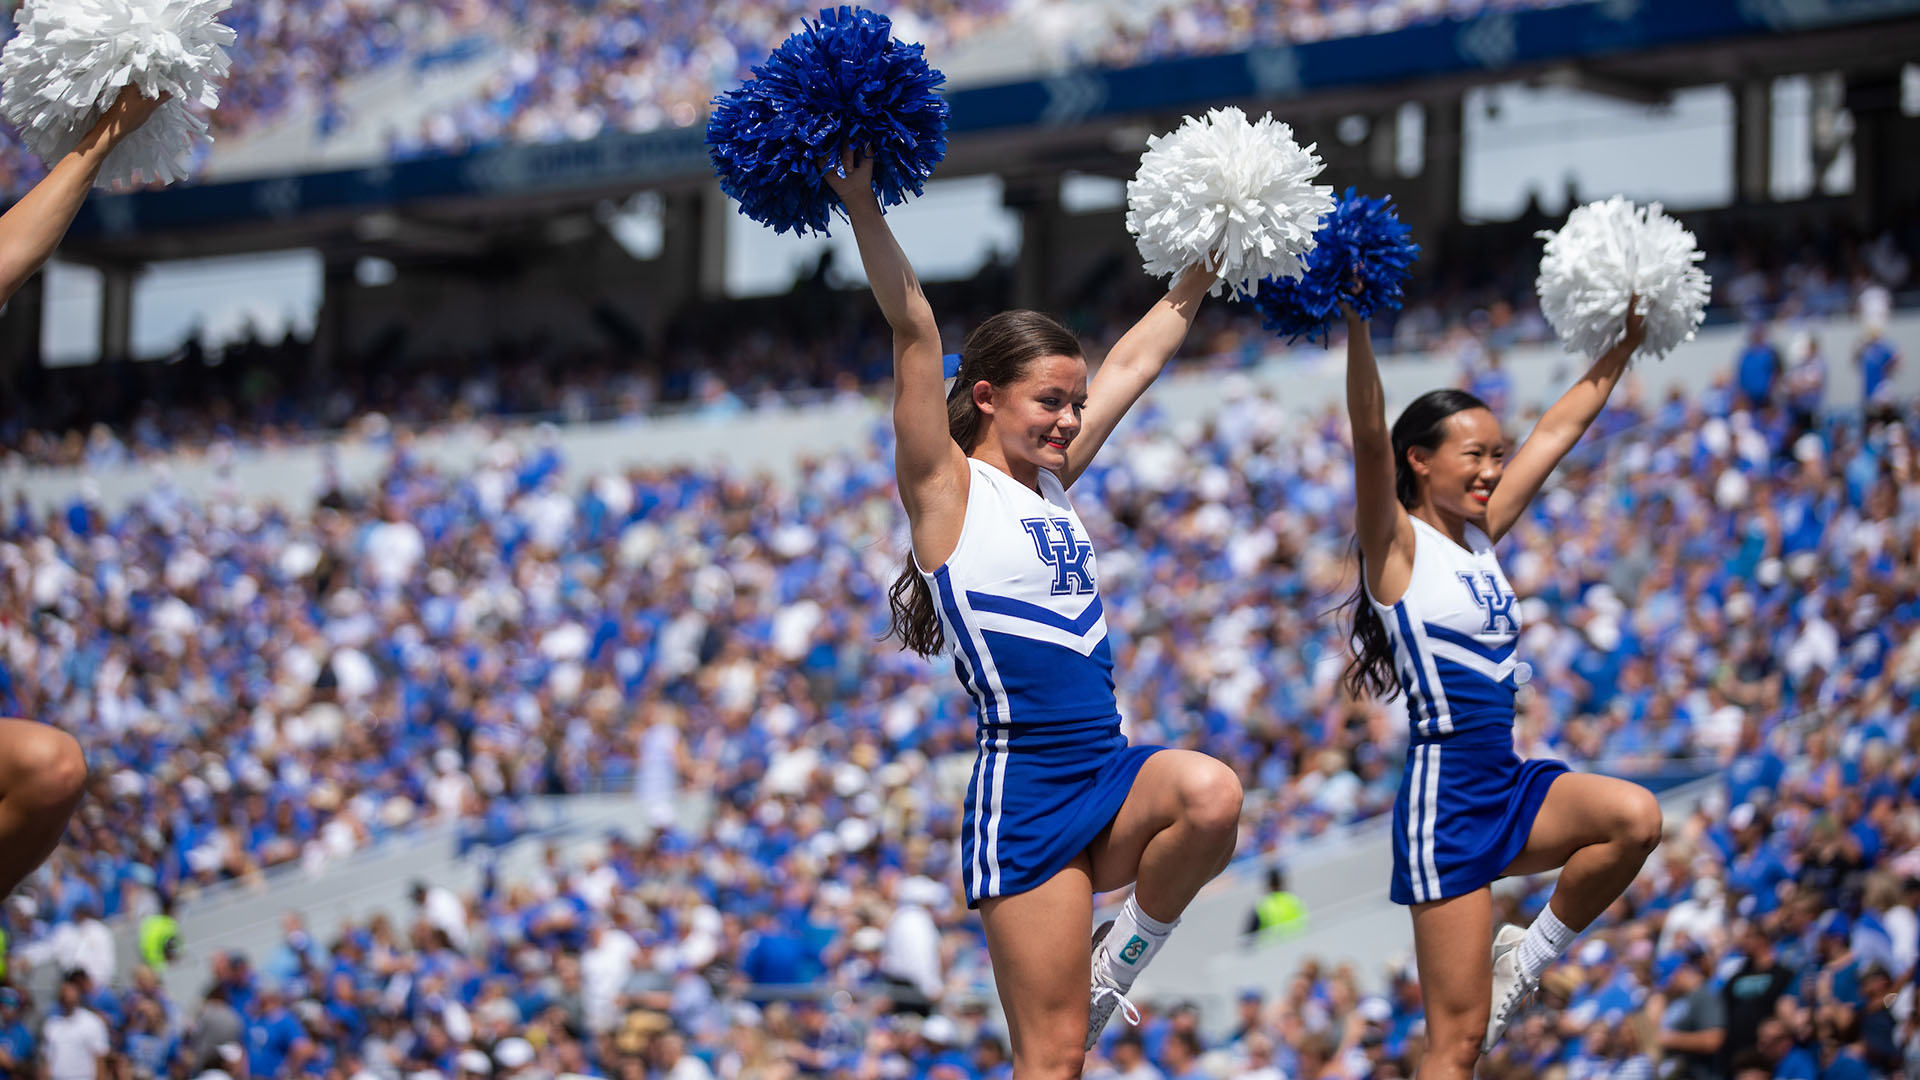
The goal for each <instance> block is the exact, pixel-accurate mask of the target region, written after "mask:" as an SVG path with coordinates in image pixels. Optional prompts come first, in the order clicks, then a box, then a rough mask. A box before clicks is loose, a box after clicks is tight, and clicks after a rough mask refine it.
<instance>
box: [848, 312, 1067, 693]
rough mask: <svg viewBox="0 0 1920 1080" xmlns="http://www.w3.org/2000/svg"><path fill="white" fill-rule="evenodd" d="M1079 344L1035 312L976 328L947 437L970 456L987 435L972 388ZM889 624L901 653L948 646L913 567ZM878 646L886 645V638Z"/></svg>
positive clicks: (899, 585) (904, 573)
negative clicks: (901, 649) (902, 648)
mask: <svg viewBox="0 0 1920 1080" xmlns="http://www.w3.org/2000/svg"><path fill="white" fill-rule="evenodd" d="M1084 355H1085V353H1083V352H1082V351H1081V349H1080V339H1079V338H1076V337H1074V336H1073V331H1071V330H1068V329H1067V328H1066V327H1064V326H1062V325H1060V323H1059V322H1058V321H1056V320H1055V319H1054V318H1053V317H1052V316H1050V315H1042V314H1041V313H1040V312H1037V311H1003V312H1001V313H1000V314H998V315H995V316H994V317H993V318H991V319H988V320H987V321H986V322H983V323H981V324H980V325H979V326H978V327H976V328H975V329H974V331H973V333H971V334H969V335H967V343H966V344H965V345H964V346H962V347H961V349H960V370H959V372H958V373H956V374H955V375H954V377H953V387H952V388H951V389H949V390H948V391H947V434H949V435H951V436H953V441H954V442H956V443H959V444H960V449H961V450H962V451H964V452H966V453H969V454H971V453H972V452H973V448H974V447H976V446H978V445H980V439H981V437H982V436H983V435H984V434H985V432H984V430H983V429H984V428H985V426H986V419H987V417H986V414H985V413H983V412H981V411H980V406H978V405H976V404H974V401H973V388H974V387H975V386H978V385H979V384H980V383H983V382H984V383H987V384H989V385H991V386H993V387H995V388H996V389H997V388H999V387H1002V386H1006V385H1007V384H1009V383H1014V382H1018V381H1020V379H1021V378H1022V377H1023V376H1025V375H1026V373H1027V369H1028V368H1029V367H1031V366H1032V365H1033V362H1034V361H1035V360H1038V359H1040V358H1041V357H1043V356H1074V357H1078V356H1084ZM887 604H888V606H890V607H891V608H892V609H893V621H892V623H891V624H890V625H888V627H887V634H886V636H887V637H897V638H899V639H900V644H901V645H902V647H904V648H908V649H911V650H913V651H914V652H917V653H919V654H920V655H921V656H932V655H934V654H935V653H937V652H939V651H940V650H941V649H942V648H944V647H945V646H946V643H947V635H946V633H945V631H943V630H941V629H940V615H939V613H938V612H937V611H936V610H935V609H934V606H933V590H932V589H930V588H928V587H927V582H926V579H924V578H922V577H921V576H920V571H919V569H918V568H917V567H915V566H914V564H913V556H912V554H911V553H909V554H908V556H907V565H906V567H905V568H904V569H902V570H901V571H900V576H899V577H898V578H895V579H894V582H893V588H891V589H888V590H887ZM882 640H885V639H884V638H883V639H882Z"/></svg>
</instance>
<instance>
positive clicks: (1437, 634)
mask: <svg viewBox="0 0 1920 1080" xmlns="http://www.w3.org/2000/svg"><path fill="white" fill-rule="evenodd" d="M1402 621H1403V622H1404V621H1405V620H1404V619H1403V620H1402ZM1421 625H1422V626H1424V627H1426V630H1427V636H1428V637H1430V638H1434V639H1436V640H1439V641H1445V642H1448V643H1450V644H1454V645H1458V646H1460V647H1461V648H1463V649H1468V650H1471V651H1472V652H1474V653H1475V654H1476V655H1479V656H1484V657H1486V658H1487V659H1488V660H1491V661H1493V662H1494V663H1496V664H1502V663H1505V662H1506V660H1507V658H1508V657H1510V656H1512V655H1513V650H1514V648H1515V646H1517V645H1518V644H1519V643H1520V642H1519V638H1517V637H1516V638H1515V639H1514V640H1512V641H1509V642H1507V644H1506V647H1504V648H1499V647H1496V646H1492V645H1483V644H1481V643H1480V642H1479V641H1478V640H1476V639H1475V638H1474V637H1473V636H1472V635H1469V634H1463V633H1461V632H1460V631H1458V630H1453V629H1449V628H1448V627H1445V626H1439V625H1437V624H1435V623H1430V622H1426V621H1425V620H1422V621H1421Z"/></svg>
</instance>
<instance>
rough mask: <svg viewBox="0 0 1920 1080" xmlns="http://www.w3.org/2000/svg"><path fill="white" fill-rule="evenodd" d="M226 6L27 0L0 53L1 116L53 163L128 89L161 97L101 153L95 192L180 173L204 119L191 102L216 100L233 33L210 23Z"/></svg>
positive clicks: (201, 136)
mask: <svg viewBox="0 0 1920 1080" xmlns="http://www.w3.org/2000/svg"><path fill="white" fill-rule="evenodd" d="M230 2H231V0H28V2H27V3H25V4H23V5H22V6H21V7H20V9H19V10H18V11H17V12H15V13H14V17H13V22H14V26H15V28H16V31H17V32H16V33H15V34H14V37H13V40H12V41H9V42H8V43H7V46H6V50H5V52H4V53H0V77H4V78H5V80H6V86H5V88H4V90H0V115H4V116H5V117H6V119H7V121H8V122H9V123H11V124H12V125H13V126H14V127H15V128H17V129H19V132H20V139H21V141H22V142H24V143H26V146H27V149H29V150H31V151H33V152H34V153H35V154H36V155H38V156H39V157H40V159H41V160H42V161H44V162H46V163H47V165H48V166H49V167H51V166H52V165H53V164H54V163H55V162H57V161H59V160H60V159H61V158H63V157H65V156H66V155H67V153H68V152H69V151H71V150H72V149H73V148H74V147H75V146H77V145H78V144H79V142H80V140H81V138H83V137H84V136H85V135H86V134H87V133H88V132H89V131H91V130H92V129H93V126H94V124H95V123H96V122H97V121H98V120H99V119H100V117H101V115H102V114H103V113H104V112H106V110H107V108H108V107H109V106H111V105H112V104H113V102H114V99H115V98H117V97H118V96H119V95H120V92H121V91H122V90H123V89H125V88H126V87H129V86H131V87H134V88H135V89H137V90H138V91H139V92H140V94H141V95H142V96H144V97H147V98H150V99H157V98H159V97H161V96H162V95H165V96H166V98H167V100H166V102H165V103H164V104H162V105H161V106H160V107H159V109H158V110H157V111H155V113H154V115H153V117H152V118H151V119H149V120H148V121H147V122H146V123H145V124H143V125H141V126H140V127H139V129H138V130H136V131H134V132H133V133H132V134H130V135H128V136H127V137H126V138H125V139H123V140H122V141H121V142H120V144H119V145H118V146H116V147H115V148H114V149H113V152H112V153H110V154H108V155H107V159H106V162H105V164H103V165H102V166H101V169H100V178H99V180H98V181H96V186H99V187H107V188H124V187H130V186H137V185H141V184H146V183H151V182H153V181H159V182H160V183H164V184H171V183H173V182H174V181H176V180H184V179H186V176H187V167H188V160H189V158H190V157H191V156H192V153H193V150H194V148H195V147H197V146H199V145H200V144H202V143H205V142H207V141H209V139H210V136H209V135H208V132H207V122H206V120H205V119H204V118H202V117H200V116H197V115H195V114H194V113H193V112H192V111H190V108H189V107H190V106H200V107H202V108H206V109H211V108H213V107H215V106H217V105H219V104H220V88H219V85H218V83H219V80H221V79H223V78H225V77H226V74H227V67H228V64H229V62H230V61H229V60H228V57H227V50H226V46H228V45H231V44H233V31H232V30H231V29H229V28H228V27H226V26H222V25H221V24H220V23H219V22H218V21H217V18H218V16H219V14H220V13H221V12H222V11H225V10H226V9H227V7H228V5H229V3H230Z"/></svg>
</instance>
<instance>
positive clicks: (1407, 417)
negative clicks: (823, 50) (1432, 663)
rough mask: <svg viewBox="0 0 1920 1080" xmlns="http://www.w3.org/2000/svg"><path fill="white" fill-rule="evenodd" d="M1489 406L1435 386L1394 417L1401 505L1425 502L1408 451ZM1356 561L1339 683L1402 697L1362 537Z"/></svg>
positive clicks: (1434, 445) (1396, 490) (1430, 445)
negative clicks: (1453, 419) (1452, 421)
mask: <svg viewBox="0 0 1920 1080" xmlns="http://www.w3.org/2000/svg"><path fill="white" fill-rule="evenodd" d="M1486 407H1487V403H1486V402H1484V401H1481V400H1480V399H1479V398H1477V397H1474V396H1473V395H1472V394H1469V393H1467V392H1466V391H1465V390H1430V391H1428V392H1427V393H1424V394H1422V395H1420V396H1419V397H1417V398H1415V399H1414V400H1413V404H1411V405H1408V406H1407V407H1406V410H1405V411H1404V412H1402V413H1401V414H1400V418H1399V419H1398V420H1395V421H1394V422H1393V495H1394V498H1396V499H1398V500H1399V501H1400V505H1401V506H1404V507H1407V508H1408V509H1411V508H1413V507H1415V506H1418V505H1419V503H1420V476H1419V474H1417V473H1415V472H1414V471H1413V466H1412V465H1410V464H1408V462H1407V451H1409V450H1412V449H1413V448H1414V447H1416V446H1417V447H1420V448H1421V449H1423V450H1437V449H1439V447H1440V444H1441V443H1442V442H1443V441H1445V439H1446V436H1447V430H1446V421H1447V418H1448V417H1450V416H1452V415H1453V414H1454V413H1459V412H1466V411H1467V410H1469V409H1484V408H1486ZM1353 563H1354V567H1355V569H1356V571H1357V573H1358V574H1359V579H1360V580H1359V581H1358V582H1356V583H1355V584H1354V587H1353V592H1352V593H1351V594H1349V595H1348V596H1347V599H1346V601H1345V602H1344V603H1342V604H1341V605H1340V606H1341V607H1342V608H1351V609H1352V615H1351V616H1350V622H1349V628H1348V631H1347V644H1348V645H1349V646H1350V647H1351V648H1352V650H1353V659H1352V660H1351V661H1349V662H1348V664H1347V669H1346V671H1345V672H1343V673H1342V674H1341V676H1340V684H1341V685H1342V686H1344V687H1345V688H1346V690H1347V692H1348V693H1350V694H1352V695H1353V696H1354V697H1373V698H1378V699H1379V700H1381V701H1392V700H1393V699H1394V698H1396V697H1398V696H1400V675H1399V672H1397V671H1395V670H1394V665H1393V638H1391V637H1389V636H1388V634H1387V624H1386V620H1384V619H1382V618H1381V617H1380V613H1379V612H1378V611H1376V610H1374V607H1373V598H1372V597H1371V596H1369V595H1368V594H1367V560H1366V556H1365V555H1364V554H1363V553H1362V552H1361V551H1360V538H1359V537H1358V536H1356V537H1354V539H1353Z"/></svg>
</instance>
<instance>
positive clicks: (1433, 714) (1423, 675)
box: [1393, 600, 1440, 734]
mask: <svg viewBox="0 0 1920 1080" xmlns="http://www.w3.org/2000/svg"><path fill="white" fill-rule="evenodd" d="M1393 617H1394V618H1396V619H1398V620H1400V641H1401V643H1402V644H1404V645H1405V646H1406V647H1407V656H1408V657H1409V658H1411V659H1412V660H1413V675H1414V678H1415V679H1416V680H1417V681H1418V682H1419V683H1420V697H1421V698H1422V699H1424V700H1425V702H1426V706H1427V725H1428V732H1429V734H1431V733H1432V727H1433V725H1434V724H1436V723H1437V722H1438V721H1439V716H1440V710H1439V708H1438V707H1437V706H1436V704H1435V702H1434V698H1433V688H1432V687H1431V686H1428V685H1427V666H1426V665H1425V664H1423V663H1421V660H1422V657H1421V656H1420V650H1419V649H1418V648H1417V647H1416V646H1415V645H1414V641H1415V640H1417V639H1416V638H1415V637H1414V636H1413V620H1411V619H1409V618H1407V604H1406V601H1404V600H1403V601H1401V602H1400V603H1397V604H1395V605H1393Z"/></svg>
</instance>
